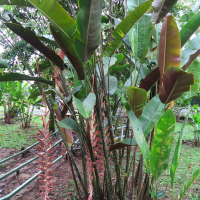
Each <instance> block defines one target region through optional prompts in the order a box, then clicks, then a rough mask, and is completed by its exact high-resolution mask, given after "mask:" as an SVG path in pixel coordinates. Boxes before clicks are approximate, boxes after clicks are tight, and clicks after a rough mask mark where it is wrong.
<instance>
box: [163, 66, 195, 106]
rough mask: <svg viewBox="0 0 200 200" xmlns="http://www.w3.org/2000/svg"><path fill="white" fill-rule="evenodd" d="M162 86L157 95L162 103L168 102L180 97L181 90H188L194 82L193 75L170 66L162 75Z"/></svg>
mask: <svg viewBox="0 0 200 200" xmlns="http://www.w3.org/2000/svg"><path fill="white" fill-rule="evenodd" d="M162 81H163V86H162V87H161V90H160V93H159V97H160V100H161V102H162V103H165V104H167V103H169V102H170V101H173V100H175V99H177V98H178V97H180V96H181V95H182V93H183V92H186V91H188V90H190V85H193V84H194V75H193V74H191V73H187V72H184V71H183V70H181V69H179V68H178V67H170V68H168V69H167V71H166V72H165V74H164V75H163V80H162Z"/></svg>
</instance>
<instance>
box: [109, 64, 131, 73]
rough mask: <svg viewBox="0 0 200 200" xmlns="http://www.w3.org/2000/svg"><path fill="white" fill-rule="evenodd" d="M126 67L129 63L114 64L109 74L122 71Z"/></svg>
mask: <svg viewBox="0 0 200 200" xmlns="http://www.w3.org/2000/svg"><path fill="white" fill-rule="evenodd" d="M127 67H129V64H125V65H114V66H112V67H111V68H110V74H111V75H113V74H115V73H117V72H122V71H124V70H125V69H126V68H127Z"/></svg>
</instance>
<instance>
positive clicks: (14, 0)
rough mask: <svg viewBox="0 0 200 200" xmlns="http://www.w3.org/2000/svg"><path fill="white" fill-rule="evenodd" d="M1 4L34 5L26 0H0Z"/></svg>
mask: <svg viewBox="0 0 200 200" xmlns="http://www.w3.org/2000/svg"><path fill="white" fill-rule="evenodd" d="M0 5H17V6H28V7H32V5H31V4H30V3H29V2H27V1H25V0H0Z"/></svg>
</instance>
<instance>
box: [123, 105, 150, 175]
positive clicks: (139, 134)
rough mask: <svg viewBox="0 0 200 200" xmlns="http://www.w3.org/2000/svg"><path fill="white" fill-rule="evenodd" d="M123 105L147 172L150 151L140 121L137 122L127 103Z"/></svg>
mask: <svg viewBox="0 0 200 200" xmlns="http://www.w3.org/2000/svg"><path fill="white" fill-rule="evenodd" d="M125 107H126V112H127V114H128V118H129V120H130V123H131V125H132V129H133V133H134V136H135V140H136V142H137V144H138V145H139V147H140V150H141V152H142V155H143V159H144V165H145V167H146V170H147V173H149V168H150V151H149V147H148V144H147V142H146V139H145V137H144V134H143V131H142V128H141V126H140V123H139V121H138V119H137V117H136V116H135V114H134V112H132V111H131V107H130V106H129V104H128V103H126V104H125Z"/></svg>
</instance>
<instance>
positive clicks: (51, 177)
mask: <svg viewBox="0 0 200 200" xmlns="http://www.w3.org/2000/svg"><path fill="white" fill-rule="evenodd" d="M53 178H54V176H49V177H48V178H46V180H47V181H50V180H51V179H53Z"/></svg>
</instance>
